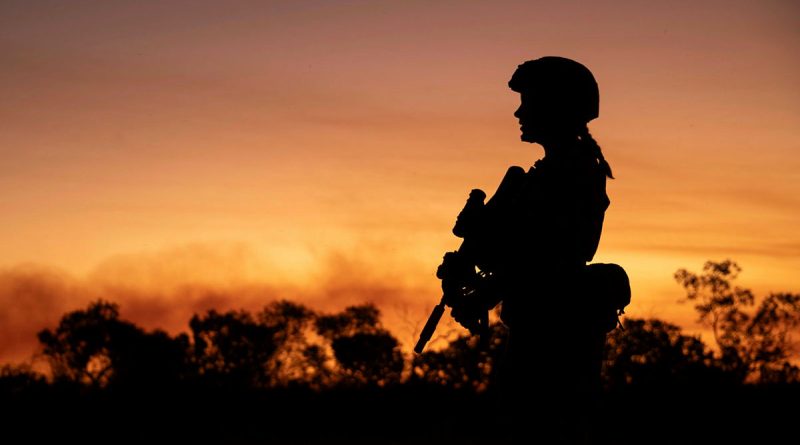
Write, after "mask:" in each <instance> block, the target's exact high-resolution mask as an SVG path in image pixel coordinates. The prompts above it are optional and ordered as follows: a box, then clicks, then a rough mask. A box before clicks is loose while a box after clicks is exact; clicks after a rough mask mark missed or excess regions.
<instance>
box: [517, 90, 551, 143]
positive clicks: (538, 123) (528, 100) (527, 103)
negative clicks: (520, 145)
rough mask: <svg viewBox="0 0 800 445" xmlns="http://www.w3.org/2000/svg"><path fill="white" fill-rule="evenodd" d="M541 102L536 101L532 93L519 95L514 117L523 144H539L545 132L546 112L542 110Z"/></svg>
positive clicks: (546, 125) (546, 126)
mask: <svg viewBox="0 0 800 445" xmlns="http://www.w3.org/2000/svg"><path fill="white" fill-rule="evenodd" d="M542 108H543V106H542V103H541V101H537V100H536V96H535V94H534V93H532V92H522V93H520V106H519V108H517V111H515V112H514V117H516V118H517V119H518V120H519V125H520V131H521V132H522V134H521V135H520V139H521V140H523V141H525V142H531V143H536V142H541V137H542V133H543V132H545V131H547V128H548V126H549V124H548V122H547V117H546V116H547V113H546V110H543V109H542Z"/></svg>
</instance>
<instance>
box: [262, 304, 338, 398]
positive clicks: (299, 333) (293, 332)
mask: <svg viewBox="0 0 800 445" xmlns="http://www.w3.org/2000/svg"><path fill="white" fill-rule="evenodd" d="M316 317H317V314H316V312H314V311H312V310H311V309H309V308H308V307H306V306H304V305H302V304H299V303H294V302H291V301H287V300H280V301H275V302H272V303H270V304H269V305H267V306H266V307H264V309H263V310H262V311H261V312H260V313H259V314H258V320H259V323H261V324H263V325H265V326H267V327H269V328H270V329H272V330H273V332H274V333H275V334H274V337H273V339H274V341H275V347H276V350H275V353H274V354H273V356H272V358H271V359H270V361H269V362H268V364H267V372H268V374H269V378H270V381H271V386H289V385H305V386H309V387H312V388H315V389H320V388H323V387H325V386H327V385H330V384H331V381H332V378H333V377H332V370H331V365H330V363H329V362H330V361H331V360H330V358H329V356H328V354H327V351H326V349H325V348H324V347H323V346H322V345H321V344H319V342H316V343H315V342H314V340H315V339H314V338H313V337H314V336H315V330H314V322H315V320H316Z"/></svg>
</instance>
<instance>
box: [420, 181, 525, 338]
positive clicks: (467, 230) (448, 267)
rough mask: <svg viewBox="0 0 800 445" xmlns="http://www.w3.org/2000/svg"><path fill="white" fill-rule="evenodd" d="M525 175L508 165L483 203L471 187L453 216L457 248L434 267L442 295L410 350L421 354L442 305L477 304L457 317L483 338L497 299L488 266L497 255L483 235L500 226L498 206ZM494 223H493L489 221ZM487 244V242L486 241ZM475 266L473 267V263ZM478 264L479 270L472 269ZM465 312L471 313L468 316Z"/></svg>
mask: <svg viewBox="0 0 800 445" xmlns="http://www.w3.org/2000/svg"><path fill="white" fill-rule="evenodd" d="M524 179H525V171H524V170H523V169H522V168H521V167H516V166H514V167H511V168H509V169H508V172H506V175H505V177H504V178H503V181H502V182H501V183H500V186H499V187H498V188H497V192H495V194H494V196H492V198H491V199H490V200H489V202H487V203H486V204H484V200H485V199H486V193H484V191H483V190H480V189H473V190H472V191H471V192H470V194H469V198H468V199H467V203H466V204H465V205H464V208H463V209H462V210H461V212H460V213H459V214H458V218H456V224H455V226H454V227H453V234H454V235H456V236H457V237H459V238H463V239H464V241H462V243H461V246H460V247H459V248H458V250H457V251H454V252H447V253H446V254H445V255H444V259H443V261H442V264H441V265H440V266H439V268H438V269H437V271H436V277H437V278H439V279H440V280H442V291H443V292H442V299H441V301H440V302H439V304H437V305H436V306H435V307H434V308H433V311H431V315H430V316H429V317H428V321H427V322H426V323H425V327H424V328H423V329H422V332H421V333H420V336H419V340H418V341H417V344H416V346H414V352H416V353H417V354H421V353H422V350H423V349H424V348H425V345H426V344H427V343H428V341H429V340H430V339H431V337H432V336H433V333H434V331H435V330H436V326H437V325H438V324H439V321H440V320H441V318H442V315H443V314H444V309H445V306H450V307H452V308H453V309H454V310H455V309H458V308H459V307H465V305H468V304H472V305H473V307H474V306H475V305H476V304H477V309H476V311H475V312H476V313H474V314H467V318H466V319H463V320H457V321H459V322H460V323H461V324H462V325H464V326H465V327H466V328H467V329H468V330H469V331H470V334H472V335H480V336H481V338H482V339H487V338H488V336H487V335H486V334H487V333H488V328H489V309H491V308H492V307H494V306H495V305H496V304H497V303H498V302H499V301H500V299H499V298H498V296H497V295H494V294H496V292H494V289H493V288H494V283H493V280H492V276H493V273H492V270H493V269H496V268H497V267H496V266H497V261H496V260H497V259H496V258H492V256H493V255H491V254H490V253H489V252H488V250H489V249H488V246H487V242H486V239H485V238H486V235H487V232H489V231H497V230H502V227H499V226H497V222H498V221H495V219H497V218H496V216H497V214H498V209H499V208H501V207H506V208H507V206H508V204H509V203H511V202H512V199H513V196H514V195H515V194H516V193H517V192H518V191H519V190H520V188H521V187H522V184H523V182H524ZM493 224H494V225H493ZM489 244H490V243H489ZM476 266H477V267H476ZM476 268H479V269H480V270H476ZM469 315H472V316H471V317H470V316H469Z"/></svg>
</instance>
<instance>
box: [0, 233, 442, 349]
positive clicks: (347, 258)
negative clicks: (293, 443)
mask: <svg viewBox="0 0 800 445" xmlns="http://www.w3.org/2000/svg"><path fill="white" fill-rule="evenodd" d="M395 252H396V249H393V248H392V246H390V245H388V244H385V243H383V244H381V243H365V244H364V245H362V246H360V247H355V248H353V249H348V250H347V251H341V250H325V251H318V252H316V253H314V254H313V255H312V265H311V267H310V268H309V270H308V272H307V274H306V275H305V276H298V277H295V279H289V278H287V276H286V275H285V274H282V273H277V274H273V273H271V272H272V271H275V270H277V269H278V268H277V266H276V265H274V264H271V263H270V262H268V261H266V260H265V259H264V258H262V257H260V256H259V255H257V253H256V252H255V251H254V250H252V249H251V248H249V247H248V246H246V245H243V244H237V243H197V244H189V245H182V246H177V247H172V248H168V249H163V250H160V251H154V252H143V253H135V254H126V255H118V256H114V257H112V258H109V259H107V260H106V261H103V262H102V263H101V264H99V265H98V266H97V267H96V268H95V269H94V270H93V271H92V272H90V273H89V274H87V275H86V276H85V277H76V276H73V275H70V274H68V273H66V272H63V271H60V270H58V269H55V268H49V267H46V266H41V265H30V264H29V265H19V266H15V267H11V268H7V269H3V270H0V363H4V362H19V361H24V360H27V359H29V358H30V357H31V354H33V353H34V352H35V351H36V350H37V346H38V342H37V340H36V333H37V332H39V331H40V330H41V329H44V328H48V327H51V328H52V327H55V326H56V325H57V324H58V321H59V319H60V317H61V316H62V315H63V314H65V313H67V312H69V311H73V310H77V309H82V308H84V307H86V305H87V304H88V303H89V302H91V301H94V300H97V299H100V298H102V299H104V300H109V301H113V302H115V303H118V304H119V305H120V312H121V316H122V317H123V318H125V319H127V320H130V321H132V322H134V323H136V324H137V325H139V326H141V327H143V328H145V329H156V328H160V329H164V330H166V331H168V332H170V333H172V334H175V333H178V332H187V331H188V322H189V319H190V318H191V317H192V315H193V314H196V313H202V312H205V311H207V310H209V309H217V310H221V311H224V310H229V309H246V310H249V311H252V312H257V311H258V310H260V309H261V308H263V307H264V306H265V305H267V304H268V303H270V302H271V301H275V300H278V299H289V300H292V301H296V302H300V303H303V304H306V305H308V306H309V307H311V308H313V309H316V310H319V311H324V312H334V311H339V310H342V309H343V308H345V307H346V306H349V305H353V304H361V303H365V302H373V303H375V304H376V305H378V307H379V308H381V309H382V311H383V312H384V315H385V316H384V321H385V323H386V324H387V326H388V327H389V328H391V329H392V330H394V331H399V336H401V337H405V338H402V340H404V341H406V342H408V341H409V340H410V337H409V334H410V333H412V332H413V330H414V327H415V325H416V324H418V323H420V322H423V321H424V317H426V316H427V310H428V309H429V307H430V306H432V305H433V304H435V302H436V301H435V300H436V299H437V298H438V295H437V293H438V291H437V289H436V287H435V286H437V285H438V282H436V281H435V280H434V279H428V280H425V279H420V276H424V278H428V275H430V274H420V272H419V270H418V267H419V265H416V264H413V263H412V262H410V261H407V260H403V259H401V258H398V257H397V254H396V253H395ZM415 270H416V271H415Z"/></svg>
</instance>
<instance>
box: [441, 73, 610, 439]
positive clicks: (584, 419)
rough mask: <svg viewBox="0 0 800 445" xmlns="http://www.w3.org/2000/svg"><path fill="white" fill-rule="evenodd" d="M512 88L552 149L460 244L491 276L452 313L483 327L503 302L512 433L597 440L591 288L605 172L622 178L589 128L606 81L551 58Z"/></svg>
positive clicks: (514, 178)
mask: <svg viewBox="0 0 800 445" xmlns="http://www.w3.org/2000/svg"><path fill="white" fill-rule="evenodd" d="M509 86H510V87H511V89H512V90H514V91H516V92H518V93H520V95H521V105H520V107H519V109H517V111H516V112H515V113H514V116H515V117H517V118H518V119H519V122H520V125H521V130H522V136H521V139H522V140H523V141H525V142H530V143H536V144H540V145H541V146H542V147H543V148H544V157H543V158H542V159H540V160H538V161H536V163H535V164H534V166H533V167H531V168H530V169H529V170H528V171H527V172H525V171H524V170H522V169H521V168H520V167H511V168H510V169H509V171H508V173H507V174H506V177H505V178H504V180H503V183H502V184H501V186H500V188H498V191H497V193H495V195H494V196H493V197H492V199H491V200H489V201H488V202H487V203H486V205H485V207H486V209H487V212H486V215H488V216H485V217H483V218H482V219H481V220H479V222H477V223H475V224H476V225H477V226H479V227H477V228H475V229H474V230H473V231H472V234H471V235H469V236H465V237H464V238H465V243H464V245H465V246H466V245H467V244H468V243H467V240H468V238H470V242H471V243H472V244H471V245H470V246H468V248H467V247H464V246H462V249H460V250H464V251H466V253H465V255H468V256H472V257H473V258H474V263H475V264H476V265H478V267H479V268H480V269H481V270H485V271H488V275H487V276H486V277H485V278H486V280H487V281H488V282H491V283H492V284H491V286H489V288H490V290H489V291H486V292H483V291H481V292H475V293H474V294H472V295H471V296H473V297H475V298H464V299H463V301H460V302H458V303H454V304H451V306H453V311H452V315H453V317H454V318H456V320H458V321H459V322H461V323H462V324H464V325H465V326H467V327H470V329H471V330H473V331H474V330H475V329H477V327H476V326H478V325H479V324H476V320H477V319H479V318H480V317H481V314H482V313H485V310H486V309H487V308H488V307H491V306H493V305H495V304H497V303H498V301H499V300H502V311H501V319H502V321H503V322H504V323H505V324H506V325H507V326H508V327H509V332H510V339H509V345H508V349H507V353H506V364H505V367H504V369H505V373H504V375H505V378H504V379H503V381H504V382H505V385H504V388H505V393H506V394H507V395H508V396H509V398H508V403H507V404H506V405H507V407H508V409H509V416H510V417H511V419H512V422H511V424H512V432H513V437H514V439H515V441H519V442H527V443H547V444H549V443H589V433H588V431H589V427H588V425H589V423H590V415H591V408H592V406H593V403H594V400H595V395H596V394H597V392H598V391H599V388H600V368H601V363H602V356H603V346H604V342H605V335H606V332H607V331H608V330H610V328H609V326H608V323H607V320H602V319H601V317H599V314H598V311H597V304H596V303H597V301H598V300H597V299H596V296H594V295H592V293H593V289H585V288H586V287H587V283H588V281H589V280H587V279H586V276H587V267H586V263H587V262H589V261H591V260H592V258H593V257H594V254H595V252H596V250H597V247H598V243H599V241H600V233H601V231H602V226H603V217H604V213H605V210H606V208H607V207H608V205H609V199H608V197H607V195H606V178H613V176H612V174H611V168H610V167H609V165H608V163H607V162H606V161H605V159H604V158H603V154H602V153H601V151H600V147H599V146H598V145H597V143H596V142H595V140H594V139H593V138H592V136H591V135H590V134H589V130H588V128H587V123H588V122H589V121H591V120H592V119H594V118H596V117H597V116H598V111H599V93H598V88H597V83H596V82H595V79H594V77H593V76H592V73H591V72H590V71H589V70H588V69H587V68H586V67H584V66H583V65H581V64H579V63H577V62H575V61H572V60H569V59H565V58H561V57H543V58H540V59H536V60H531V61H528V62H525V63H523V64H522V65H519V67H518V68H517V70H516V72H514V74H513V76H512V78H511V80H510V81H509ZM481 201H482V199H481ZM465 211H466V210H465ZM462 214H464V212H462ZM464 218H467V217H466V216H464V217H463V218H461V219H464ZM458 225H459V223H457V227H458ZM454 231H455V230H454ZM457 234H458V233H457ZM459 236H461V235H459ZM445 259H446V261H447V258H445ZM620 270H621V269H620ZM440 272H441V270H440ZM443 285H444V280H443ZM478 290H481V289H478ZM467 297H470V295H468V296H467ZM613 326H614V325H613V324H612V325H611V327H612V328H613Z"/></svg>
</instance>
